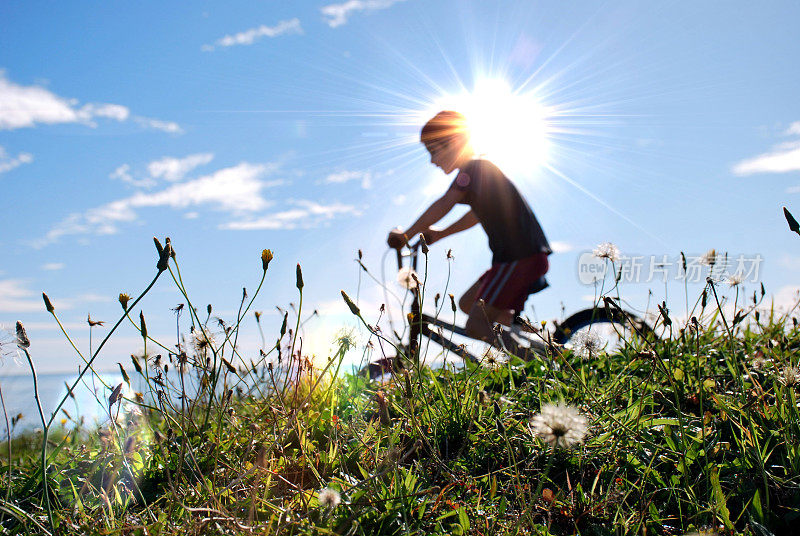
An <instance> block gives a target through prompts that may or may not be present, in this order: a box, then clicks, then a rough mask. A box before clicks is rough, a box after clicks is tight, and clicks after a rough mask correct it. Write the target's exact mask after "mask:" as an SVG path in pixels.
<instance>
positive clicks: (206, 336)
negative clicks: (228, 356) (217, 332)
mask: <svg viewBox="0 0 800 536" xmlns="http://www.w3.org/2000/svg"><path fill="white" fill-rule="evenodd" d="M215 342H216V341H215V340H214V334H213V333H211V330H210V329H208V328H204V329H199V328H198V329H195V330H194V331H193V332H192V346H193V347H194V350H195V353H196V354H197V355H200V354H205V352H206V351H207V350H208V349H209V346H211V347H213V346H214V343H215Z"/></svg>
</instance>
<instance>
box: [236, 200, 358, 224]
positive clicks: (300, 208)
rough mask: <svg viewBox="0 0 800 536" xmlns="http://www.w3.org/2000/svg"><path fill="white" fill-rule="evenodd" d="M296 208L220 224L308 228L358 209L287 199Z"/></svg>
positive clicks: (352, 212)
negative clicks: (261, 216)
mask: <svg viewBox="0 0 800 536" xmlns="http://www.w3.org/2000/svg"><path fill="white" fill-rule="evenodd" d="M289 203H291V204H293V205H295V206H296V207H297V208H293V209H289V210H284V211H281V212H275V213H273V214H269V215H267V216H264V217H263V218H257V219H246V220H241V221H233V222H230V223H226V224H224V225H222V226H221V228H222V229H229V230H234V231H251V230H256V229H272V230H275V229H298V228H301V229H308V228H312V227H317V226H318V225H320V224H322V223H324V222H326V221H329V220H331V219H333V218H335V217H336V216H338V215H341V214H351V215H354V216H358V215H360V214H361V212H360V211H358V210H356V208H355V207H354V206H352V205H343V204H341V203H331V204H329V205H321V204H319V203H315V202H313V201H307V200H299V201H289Z"/></svg>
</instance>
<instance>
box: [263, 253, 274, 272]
mask: <svg viewBox="0 0 800 536" xmlns="http://www.w3.org/2000/svg"><path fill="white" fill-rule="evenodd" d="M271 260H272V250H271V249H265V250H264V251H262V252H261V267H262V268H263V269H264V271H265V272H266V271H267V268H268V267H269V261H271Z"/></svg>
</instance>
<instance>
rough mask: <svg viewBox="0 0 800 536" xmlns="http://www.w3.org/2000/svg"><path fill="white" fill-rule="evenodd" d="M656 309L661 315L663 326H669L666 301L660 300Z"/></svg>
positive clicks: (670, 321) (670, 323)
mask: <svg viewBox="0 0 800 536" xmlns="http://www.w3.org/2000/svg"><path fill="white" fill-rule="evenodd" d="M658 311H659V312H660V313H661V317H662V318H663V319H664V325H665V326H671V325H672V320H671V319H670V318H669V309H667V302H665V301H664V302H661V303H660V304H658Z"/></svg>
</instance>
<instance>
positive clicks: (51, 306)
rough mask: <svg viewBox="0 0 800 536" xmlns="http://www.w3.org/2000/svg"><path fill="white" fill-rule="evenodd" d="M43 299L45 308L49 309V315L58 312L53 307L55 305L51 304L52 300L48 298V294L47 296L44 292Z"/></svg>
mask: <svg viewBox="0 0 800 536" xmlns="http://www.w3.org/2000/svg"><path fill="white" fill-rule="evenodd" d="M42 299H43V300H44V308H45V309H47V312H48V313H52V312H53V311H55V310H56V308H55V307H53V304H52V303H50V298H48V297H47V294H45V293H44V292H42Z"/></svg>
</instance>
